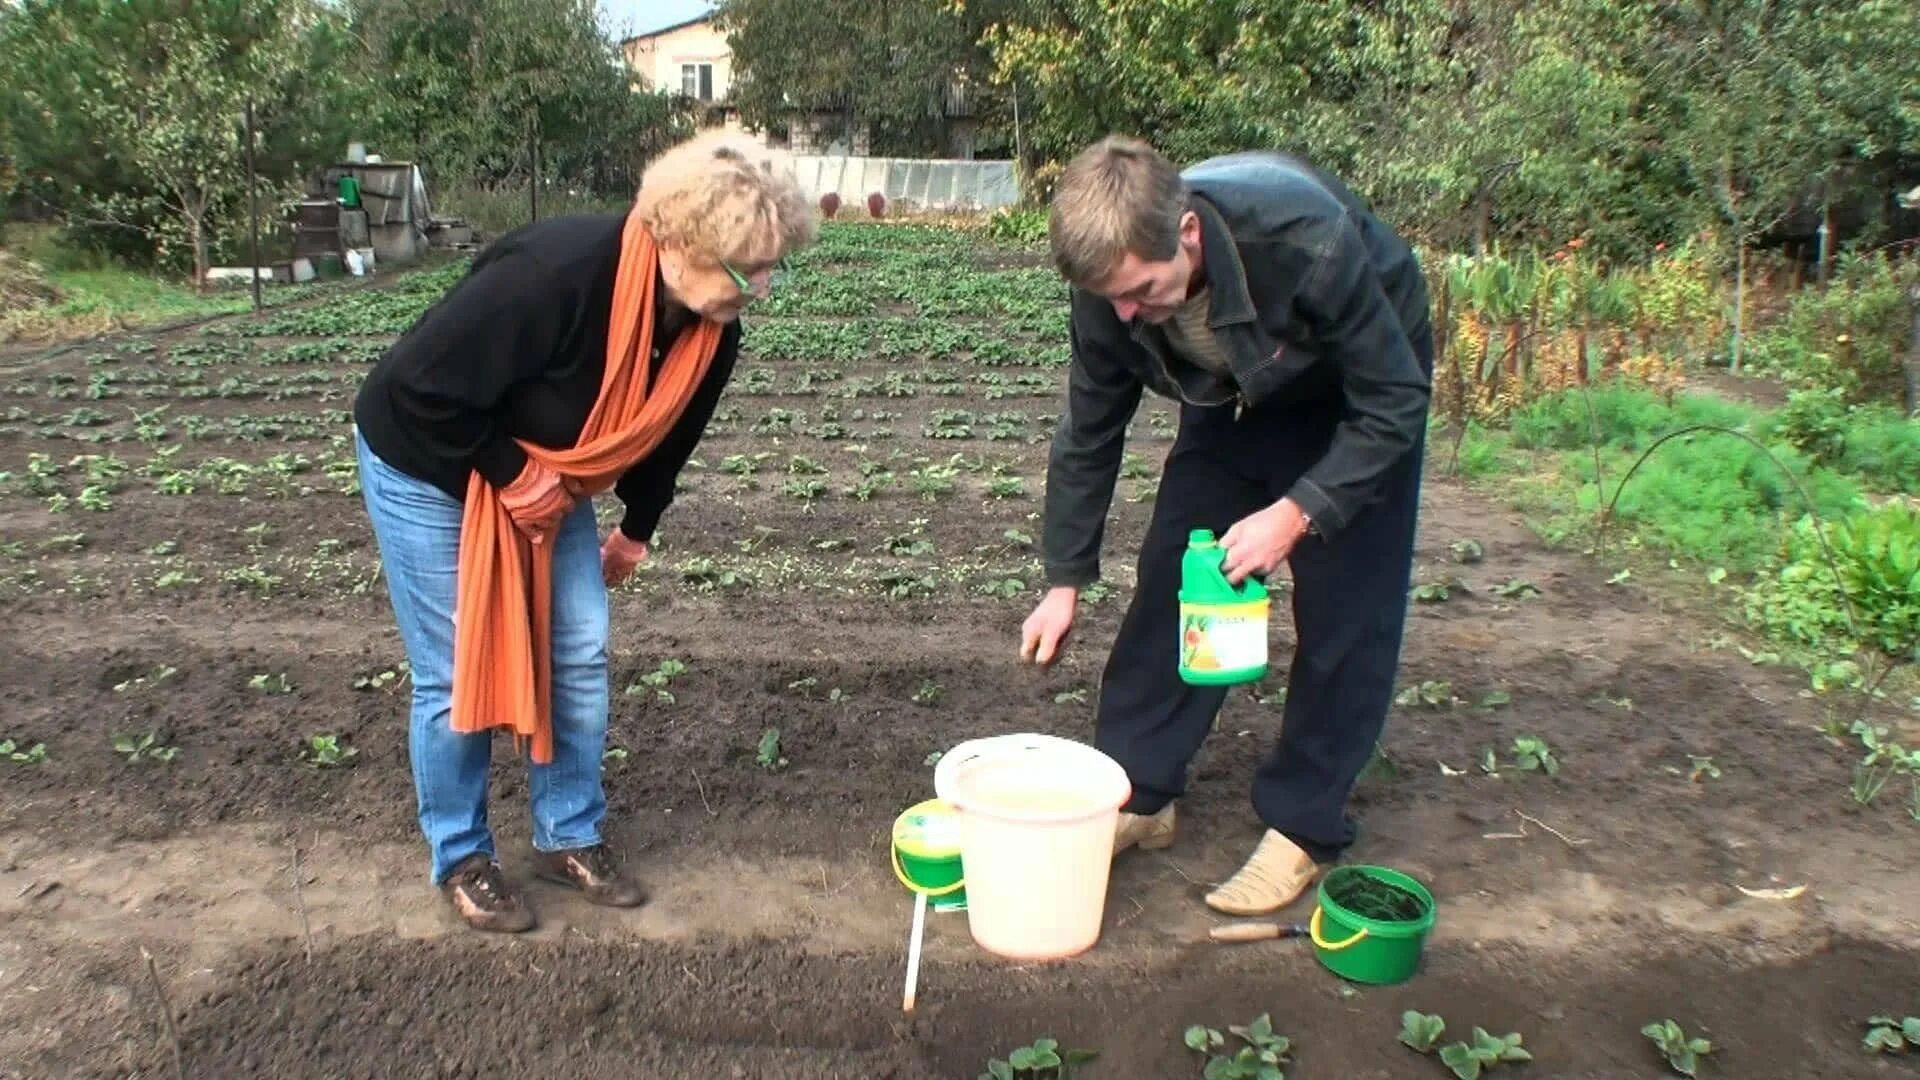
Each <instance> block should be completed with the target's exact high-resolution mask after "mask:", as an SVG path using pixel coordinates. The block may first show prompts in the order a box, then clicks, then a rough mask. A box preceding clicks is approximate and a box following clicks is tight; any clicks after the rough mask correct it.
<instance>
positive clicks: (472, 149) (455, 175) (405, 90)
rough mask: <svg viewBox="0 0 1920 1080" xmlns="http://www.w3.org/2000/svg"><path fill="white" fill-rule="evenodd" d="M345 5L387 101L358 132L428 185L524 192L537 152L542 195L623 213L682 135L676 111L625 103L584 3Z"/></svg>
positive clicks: (361, 1)
mask: <svg viewBox="0 0 1920 1080" xmlns="http://www.w3.org/2000/svg"><path fill="white" fill-rule="evenodd" d="M346 7H347V9H348V11H349V13H350V18H351V22H352V27H353V30H354V32H355V34H357V35H358V36H359V37H360V39H361V40H363V41H364V42H365V43H366V55H365V56H364V58H362V59H361V60H360V61H359V62H361V63H364V64H366V65H368V67H369V68H370V69H371V70H373V71H377V72H379V73H380V81H381V85H382V88H383V89H384V91H385V93H383V95H382V96H381V97H380V98H379V99H378V100H377V101H376V102H375V103H374V107H373V109H372V110H371V111H370V113H369V114H367V115H366V116H364V117H363V118H362V123H363V127H362V128H361V129H360V130H361V131H362V133H363V136H364V137H368V138H372V139H374V140H377V143H376V145H378V146H379V147H383V148H387V149H386V153H387V155H388V157H389V158H400V157H412V158H414V159H415V160H419V161H422V162H425V163H426V167H427V168H428V170H429V172H428V178H429V182H430V183H436V182H437V183H441V184H451V183H473V184H478V185H490V184H498V183H511V184H512V185H514V186H515V187H516V188H518V189H520V190H522V191H524V188H525V185H526V183H527V182H528V180H529V178H530V176H531V175H532V170H533V166H534V161H533V147H534V144H536V143H537V144H538V146H539V153H540V162H539V168H540V175H541V177H542V179H543V183H547V184H552V185H553V186H554V187H556V188H557V189H558V190H560V191H565V190H566V189H567V188H569V187H577V188H583V189H586V190H589V191H592V192H596V193H601V194H615V195H617V196H619V198H620V200H621V201H622V202H624V201H625V200H626V199H627V198H628V197H630V195H631V193H632V191H633V190H634V189H635V188H636V187H638V186H639V170H640V168H641V167H642V166H643V165H644V164H645V162H646V161H647V159H648V158H649V157H651V156H652V155H654V154H656V153H658V152H659V151H660V150H662V149H664V148H665V147H666V146H668V145H670V144H671V143H672V142H675V141H677V140H679V139H681V138H683V137H685V136H686V135H689V134H691V133H692V126H691V123H690V118H689V115H688V111H687V108H686V106H685V104H684V103H683V102H679V101H676V100H675V99H674V98H673V97H672V96H671V95H669V94H667V93H659V92H646V91H642V92H635V90H634V88H633V87H632V85H631V83H632V75H631V73H630V71H629V69H628V68H627V67H626V64H625V61H624V59H623V57H622V56H621V54H620V52H619V50H618V49H617V48H616V47H615V46H614V44H613V43H612V42H611V41H609V40H608V39H607V38H606V36H605V35H604V34H603V33H602V32H601V30H600V27H599V23H598V21H597V13H596V5H595V4H594V3H593V0H470V2H465V3H460V4H454V5H449V4H446V3H443V2H441V0H349V2H348V3H347V5H346ZM671 89H673V90H676V91H677V90H678V89H679V88H678V87H673V88H671ZM368 128H371V131H370V132H369V131H368V130H367V129H368ZM521 201H523V202H524V201H525V200H524V197H523V198H522V200H521Z"/></svg>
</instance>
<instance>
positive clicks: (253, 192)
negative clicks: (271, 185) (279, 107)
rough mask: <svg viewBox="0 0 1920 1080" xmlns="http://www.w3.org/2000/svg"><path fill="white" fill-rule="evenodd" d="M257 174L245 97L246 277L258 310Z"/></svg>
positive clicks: (250, 108)
mask: <svg viewBox="0 0 1920 1080" xmlns="http://www.w3.org/2000/svg"><path fill="white" fill-rule="evenodd" d="M258 180H259V177H258V174H256V173H255V172H254V169H253V99H252V98H251V97H249V98H248V99H247V219H248V221H247V225H248V232H249V233H251V234H252V248H253V255H252V259H251V263H252V267H253V269H252V270H251V271H250V272H249V273H248V275H247V276H248V277H250V278H252V279H253V310H254V311H256V312H257V311H259V310H260V306H261V305H260V190H259V186H258Z"/></svg>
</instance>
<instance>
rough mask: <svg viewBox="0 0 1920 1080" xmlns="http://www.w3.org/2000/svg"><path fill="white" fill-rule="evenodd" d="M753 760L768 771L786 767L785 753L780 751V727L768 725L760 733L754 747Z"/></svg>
mask: <svg viewBox="0 0 1920 1080" xmlns="http://www.w3.org/2000/svg"><path fill="white" fill-rule="evenodd" d="M754 760H755V761H756V762H758V763H759V765H760V767H761V768H763V769H765V770H767V771H768V772H779V771H780V770H781V769H784V768H786V767H787V759H786V755H784V754H782V753H781V751H780V729H779V728H777V727H770V728H768V729H767V730H766V731H765V732H763V733H761V735H760V742H759V745H758V746H756V747H755V748H754Z"/></svg>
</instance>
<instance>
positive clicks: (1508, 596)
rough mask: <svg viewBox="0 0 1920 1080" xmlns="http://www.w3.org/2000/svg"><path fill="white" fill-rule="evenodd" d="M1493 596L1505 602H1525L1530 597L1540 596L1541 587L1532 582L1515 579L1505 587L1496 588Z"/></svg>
mask: <svg viewBox="0 0 1920 1080" xmlns="http://www.w3.org/2000/svg"><path fill="white" fill-rule="evenodd" d="M1493 595H1495V596H1498V597H1500V598H1501V599H1503V600H1525V599H1526V598H1527V597H1529V596H1539V595H1540V586H1538V585H1535V584H1534V583H1533V582H1531V581H1526V580H1523V579H1521V578H1514V579H1513V580H1512V581H1509V582H1507V583H1506V584H1505V585H1500V586H1496V587H1495V588H1494V590H1493Z"/></svg>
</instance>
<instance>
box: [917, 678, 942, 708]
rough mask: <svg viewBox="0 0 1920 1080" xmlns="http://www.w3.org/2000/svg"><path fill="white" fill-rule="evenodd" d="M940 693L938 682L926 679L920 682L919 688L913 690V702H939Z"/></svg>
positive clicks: (930, 703) (929, 703)
mask: <svg viewBox="0 0 1920 1080" xmlns="http://www.w3.org/2000/svg"><path fill="white" fill-rule="evenodd" d="M940 694H941V690H940V684H939V683H937V682H934V681H933V680H932V679H928V680H926V681H925V682H922V683H921V684H920V689H918V690H915V691H914V692H913V703H914V704H915V705H933V704H936V703H938V702H939V700H940Z"/></svg>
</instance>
